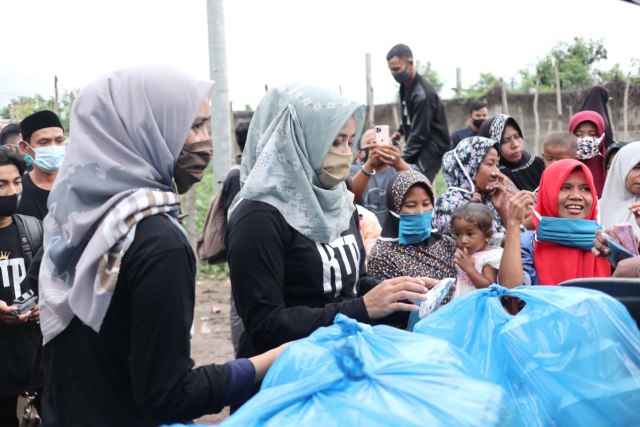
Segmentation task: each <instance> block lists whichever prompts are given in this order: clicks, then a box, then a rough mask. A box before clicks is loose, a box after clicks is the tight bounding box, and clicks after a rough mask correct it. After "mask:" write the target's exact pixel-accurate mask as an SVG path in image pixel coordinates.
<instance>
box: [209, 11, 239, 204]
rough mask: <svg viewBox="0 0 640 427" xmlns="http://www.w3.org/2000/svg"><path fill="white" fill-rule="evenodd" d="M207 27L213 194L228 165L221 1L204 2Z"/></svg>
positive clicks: (226, 100)
mask: <svg viewBox="0 0 640 427" xmlns="http://www.w3.org/2000/svg"><path fill="white" fill-rule="evenodd" d="M207 22H208V27H209V75H210V76H211V79H212V80H215V82H216V85H215V88H214V90H213V97H212V98H211V135H212V138H213V146H214V151H213V177H214V180H213V191H214V192H217V191H218V190H220V189H221V187H222V183H223V182H224V177H225V176H226V174H227V171H228V170H229V167H230V165H231V133H230V130H231V128H232V127H233V123H230V117H232V112H231V111H230V104H229V86H228V81H227V44H226V38H225V27H224V0H207Z"/></svg>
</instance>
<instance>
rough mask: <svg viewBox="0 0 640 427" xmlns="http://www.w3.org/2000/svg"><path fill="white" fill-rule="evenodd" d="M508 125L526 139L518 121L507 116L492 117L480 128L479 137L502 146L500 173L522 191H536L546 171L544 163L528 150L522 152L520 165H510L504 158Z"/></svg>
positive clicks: (499, 152)
mask: <svg viewBox="0 0 640 427" xmlns="http://www.w3.org/2000/svg"><path fill="white" fill-rule="evenodd" d="M507 125H509V126H513V127H514V128H515V129H516V130H517V131H518V133H519V134H520V136H522V137H523V138H524V133H523V132H522V129H521V128H520V125H519V124H518V122H516V119H514V118H513V117H511V116H508V115H506V114H498V115H497V116H495V117H491V118H489V119H487V120H485V122H484V123H483V124H482V126H480V132H479V133H478V136H483V137H485V138H491V139H493V140H494V141H498V144H499V145H500V150H499V151H498V154H500V172H502V173H503V174H505V175H506V176H507V177H509V178H510V179H511V181H513V183H514V184H515V185H516V187H518V189H520V190H528V191H534V190H535V189H536V188H538V185H540V177H541V176H542V171H543V170H544V161H543V160H542V159H541V158H540V157H537V156H532V155H531V154H529V153H528V152H527V151H526V150H524V149H523V150H522V157H521V158H520V161H519V162H518V163H510V162H508V161H506V160H505V159H504V157H502V137H503V136H504V131H505V129H506V128H507Z"/></svg>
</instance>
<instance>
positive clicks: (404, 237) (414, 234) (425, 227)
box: [391, 210, 433, 245]
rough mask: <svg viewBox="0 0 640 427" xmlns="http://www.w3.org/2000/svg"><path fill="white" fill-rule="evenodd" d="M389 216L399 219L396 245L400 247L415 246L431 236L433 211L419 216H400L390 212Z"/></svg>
mask: <svg viewBox="0 0 640 427" xmlns="http://www.w3.org/2000/svg"><path fill="white" fill-rule="evenodd" d="M391 215H393V216H395V217H396V218H399V219H400V228H399V230H398V243H400V244H401V245H416V244H418V243H422V242H424V241H425V240H427V239H428V238H429V236H431V219H432V217H433V210H431V211H429V212H425V213H420V214H400V215H398V214H397V213H395V212H391Z"/></svg>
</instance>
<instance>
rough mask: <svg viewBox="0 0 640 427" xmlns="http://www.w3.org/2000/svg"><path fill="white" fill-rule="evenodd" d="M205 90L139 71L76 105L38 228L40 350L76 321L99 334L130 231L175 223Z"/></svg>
mask: <svg viewBox="0 0 640 427" xmlns="http://www.w3.org/2000/svg"><path fill="white" fill-rule="evenodd" d="M212 89H213V82H212V81H201V80H195V79H193V78H192V77H189V76H187V75H185V74H183V73H181V72H179V71H177V70H174V69H170V68H164V67H140V68H132V69H124V70H119V71H115V72H112V73H110V74H107V75H105V76H103V77H101V78H99V79H97V80H95V81H94V82H93V83H91V84H90V85H88V86H86V87H85V88H84V89H83V90H82V92H81V93H80V95H79V96H78V98H77V100H76V102H75V103H74V106H73V112H72V115H71V126H70V138H69V143H68V144H67V151H66V155H65V159H64V162H63V164H62V167H61V169H60V172H59V173H58V177H57V179H56V182H55V185H54V186H53V189H52V191H51V194H50V196H49V202H48V205H49V215H48V216H47V217H46V218H45V220H44V232H45V239H44V245H43V246H44V256H43V260H42V266H41V269H40V277H39V278H40V298H41V300H40V301H41V322H42V323H41V328H42V333H43V336H44V341H45V343H46V342H49V341H51V340H52V339H53V338H55V337H56V336H57V335H58V334H59V333H60V332H62V331H63V330H64V329H65V328H66V327H67V325H68V324H69V323H70V322H71V320H72V319H73V317H74V315H75V316H78V318H79V319H80V320H82V322H84V323H85V324H87V325H89V326H90V327H91V328H93V329H94V330H95V331H99V329H100V326H101V324H102V320H103V319H104V316H105V314H106V311H107V309H108V307H109V303H110V301H111V296H112V294H113V290H114V287H115V284H116V281H117V277H118V271H119V265H120V260H121V259H122V256H123V255H124V253H125V252H126V250H127V249H128V247H129V245H130V244H131V242H132V241H133V238H134V236H135V228H136V224H137V223H138V222H140V221H141V220H142V219H143V218H145V217H147V216H149V215H155V214H160V213H167V214H174V215H175V214H176V212H177V210H178V207H179V203H180V199H179V197H178V196H177V195H176V194H175V193H174V192H173V190H172V177H173V171H174V169H175V164H176V160H177V158H178V155H179V153H180V151H181V149H182V147H183V145H184V143H185V141H186V138H187V135H188V132H189V129H190V127H191V125H192V124H193V120H194V119H195V117H196V113H197V111H198V109H199V107H200V105H201V104H202V103H203V102H204V101H205V100H206V99H208V98H209V97H210V96H211V92H212ZM176 224H177V222H176Z"/></svg>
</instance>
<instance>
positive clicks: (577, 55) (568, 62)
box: [511, 37, 607, 93]
mask: <svg viewBox="0 0 640 427" xmlns="http://www.w3.org/2000/svg"><path fill="white" fill-rule="evenodd" d="M603 59H607V49H605V47H604V44H603V42H602V40H585V39H583V38H582V37H576V38H574V39H573V42H572V43H566V42H561V43H559V44H557V45H556V46H555V47H554V48H553V49H552V50H551V52H549V53H547V54H546V55H545V56H544V57H543V58H542V59H541V60H539V61H538V63H537V64H536V65H535V67H534V71H533V72H531V71H530V70H529V69H523V70H520V71H519V72H518V74H519V79H514V80H513V81H512V87H511V90H512V91H513V92H519V93H530V92H532V91H533V90H534V88H535V85H536V77H539V78H540V91H541V92H553V91H555V86H556V76H555V70H554V67H555V66H556V64H557V66H558V73H559V75H560V87H561V89H562V90H573V89H583V88H586V87H590V86H593V85H594V84H595V83H596V81H597V78H598V75H597V72H596V70H595V69H594V67H595V63H597V62H598V61H601V60H603Z"/></svg>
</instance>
